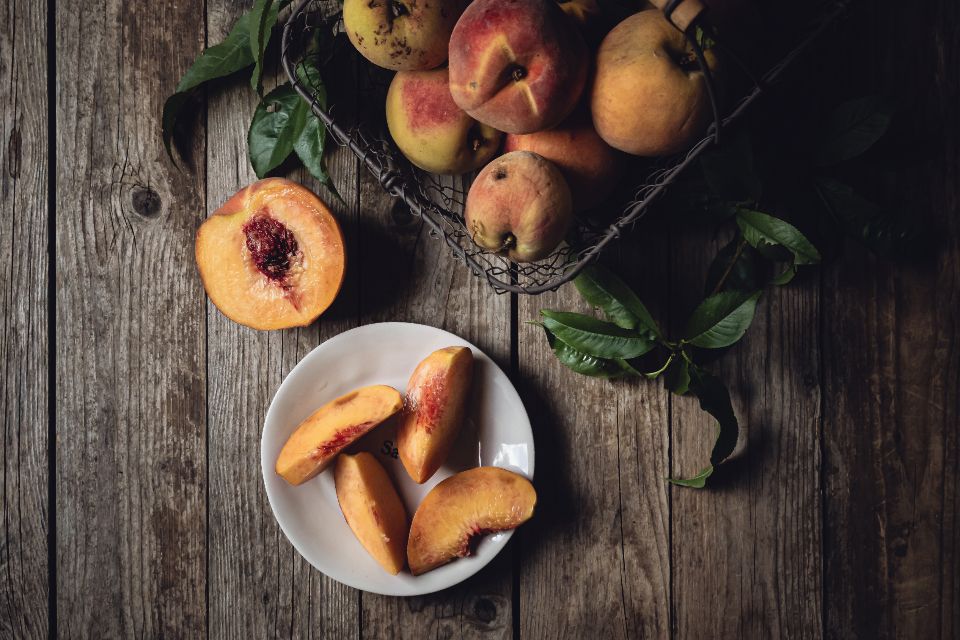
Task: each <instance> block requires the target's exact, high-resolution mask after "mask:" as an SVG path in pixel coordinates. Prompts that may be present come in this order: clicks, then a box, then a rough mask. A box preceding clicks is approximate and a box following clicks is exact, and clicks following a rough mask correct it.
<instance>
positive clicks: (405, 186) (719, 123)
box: [281, 0, 849, 294]
mask: <svg viewBox="0 0 960 640" xmlns="http://www.w3.org/2000/svg"><path fill="white" fill-rule="evenodd" d="M687 1H688V2H689V1H690V0H687ZM654 4H657V5H663V6H662V7H661V10H662V11H663V12H664V13H665V14H666V15H667V17H668V19H671V22H673V23H674V24H675V25H676V26H678V28H681V27H683V28H681V30H682V31H684V33H685V34H686V35H687V38H688V42H689V43H690V44H691V46H692V47H693V48H694V49H695V51H696V52H697V57H698V60H699V62H700V65H701V68H702V69H703V70H704V71H705V74H706V76H707V80H708V89H709V93H710V98H711V104H712V106H713V109H714V122H713V123H712V124H711V125H710V128H709V130H708V131H707V132H705V134H704V136H703V138H702V139H700V140H699V141H698V142H696V143H695V144H694V145H693V146H692V147H690V149H689V150H688V151H686V152H685V153H681V154H677V155H675V156H670V157H663V158H657V159H646V160H644V161H642V162H639V163H636V164H635V165H633V166H632V167H631V168H632V172H628V173H627V175H626V176H625V177H624V178H623V180H625V181H628V180H629V181H630V184H628V185H626V188H622V189H620V193H622V194H626V195H621V196H620V197H619V199H617V198H614V199H612V200H610V201H608V202H606V203H604V205H603V206H604V208H605V209H606V210H607V211H610V210H615V211H618V212H619V213H618V215H617V216H615V219H614V220H613V221H612V222H611V221H610V219H609V218H610V216H609V215H607V216H603V215H597V212H595V211H594V212H590V211H588V212H584V213H582V214H577V216H576V221H575V224H574V225H573V229H572V230H571V232H570V233H569V234H568V237H567V239H566V241H565V242H564V244H562V245H561V246H560V247H559V248H558V249H556V250H555V251H554V252H553V253H552V254H551V255H549V256H548V257H547V258H545V259H543V260H539V261H537V262H532V263H515V262H511V261H510V260H508V259H507V258H506V257H504V256H501V255H499V254H495V253H491V252H489V251H485V250H483V249H481V248H480V247H478V246H477V245H476V244H475V243H474V242H473V240H472V239H471V238H470V234H469V232H468V230H467V228H466V226H465V224H464V219H463V215H462V212H463V204H464V201H465V186H464V184H465V182H464V181H463V180H455V179H452V178H451V177H450V176H440V175H434V174H430V173H427V172H425V171H423V170H421V169H419V168H417V167H415V166H414V165H412V164H411V163H410V162H409V161H408V160H407V159H406V158H405V157H404V156H403V154H401V153H400V151H399V150H398V149H397V148H396V146H395V145H394V144H393V143H392V142H391V140H390V136H389V134H388V133H387V132H386V126H385V123H384V122H383V119H382V117H378V118H369V119H368V121H363V120H362V119H361V121H360V122H357V123H355V124H351V125H349V126H347V125H345V124H344V123H343V122H338V121H337V120H336V119H335V118H334V116H333V113H332V110H331V109H325V108H323V105H322V104H321V100H318V96H319V95H321V94H320V92H323V91H324V89H323V88H322V87H317V86H311V83H310V80H309V78H310V75H309V74H303V73H298V71H297V70H298V67H299V65H300V64H301V63H302V62H303V60H304V58H305V57H306V56H307V55H308V52H309V51H310V46H309V43H310V42H311V39H312V37H313V36H314V35H316V34H317V32H318V30H321V29H324V30H330V31H329V35H333V34H335V33H336V32H337V31H338V30H340V31H342V23H340V22H339V21H338V20H337V17H336V14H337V12H338V9H339V7H340V3H339V2H329V1H328V0H301V1H300V2H299V3H298V4H297V5H296V7H295V8H294V9H293V11H292V13H291V15H290V17H289V19H288V21H287V23H286V25H285V27H284V29H283V40H282V45H281V61H282V65H283V68H284V71H285V72H286V74H287V76H288V77H289V78H290V82H291V84H292V86H293V87H294V88H295V89H296V91H297V92H298V93H299V94H300V95H301V96H302V97H303V99H304V100H306V101H307V102H308V103H309V104H310V105H311V108H312V110H313V112H314V113H315V114H316V115H317V117H318V118H320V120H321V121H322V122H323V123H324V125H326V127H327V130H328V132H329V133H330V135H331V136H332V137H333V139H334V140H335V141H336V142H337V143H338V144H340V145H342V146H346V147H348V148H349V149H350V150H351V151H352V152H353V153H354V154H355V155H356V156H357V158H359V159H360V161H361V162H362V163H363V164H365V165H366V167H367V169H368V170H369V171H370V172H371V173H372V174H373V175H374V177H376V178H377V180H378V181H379V182H380V184H381V185H382V187H383V189H384V190H385V191H386V192H387V193H389V194H390V195H392V196H395V197H397V198H400V199H402V200H403V201H404V203H406V205H407V206H408V207H409V208H410V211H411V212H412V213H413V214H414V215H416V216H419V217H420V218H421V219H422V220H423V222H424V223H425V224H426V225H427V227H428V229H429V231H430V235H431V236H433V237H435V238H437V239H442V240H443V241H444V242H445V243H446V244H447V246H448V247H449V249H450V251H451V252H452V255H453V256H454V257H455V258H456V259H458V260H459V261H460V262H462V263H463V264H465V265H466V266H467V267H468V268H469V269H470V270H471V271H472V272H473V274H474V275H476V276H477V277H480V278H483V279H485V280H486V281H487V282H488V283H489V284H490V286H491V287H493V289H494V290H495V291H497V292H498V293H507V292H510V293H525V294H540V293H543V292H546V291H553V290H556V289H557V288H559V287H560V286H561V285H563V284H564V283H566V282H569V281H570V280H572V279H573V278H575V277H576V276H577V274H578V273H580V271H582V270H583V269H584V268H586V267H587V266H588V265H589V264H590V263H592V262H593V261H595V260H596V259H597V258H598V256H600V254H601V253H603V251H604V250H605V249H606V248H608V247H609V246H610V245H611V244H613V243H614V242H616V241H617V240H618V239H619V238H620V237H621V236H622V235H624V234H625V233H627V232H628V231H630V230H632V229H633V228H634V227H635V226H636V225H637V223H638V222H639V221H640V220H641V219H642V218H643V216H644V215H645V214H646V213H647V212H648V211H649V210H650V208H651V205H652V204H653V203H654V202H655V201H656V200H657V199H658V198H659V197H660V196H662V195H663V193H664V192H665V190H666V189H667V188H668V187H670V185H671V184H672V183H674V182H675V181H676V180H677V178H678V176H679V175H680V174H681V173H682V172H683V171H684V170H686V169H687V168H688V167H689V166H690V165H691V164H693V163H694V162H696V161H697V159H698V158H699V156H700V155H701V154H702V153H703V152H704V150H706V149H707V148H708V147H710V146H711V145H714V144H716V143H717V142H718V141H719V140H720V138H721V136H722V134H723V131H724V130H725V129H727V128H729V127H730V126H731V125H733V124H734V123H735V122H736V121H738V120H739V119H740V118H741V117H742V116H743V114H744V112H745V111H746V110H747V108H748V107H749V106H750V105H751V104H753V103H754V102H755V101H756V100H757V99H758V98H759V97H760V96H761V95H762V94H763V93H764V92H765V91H766V90H767V89H768V87H769V86H770V85H771V84H773V83H774V82H776V81H777V80H778V79H779V78H780V77H781V76H782V75H783V73H784V71H785V70H786V69H787V67H788V66H789V65H790V64H791V63H792V62H793V61H794V60H796V59H797V58H798V57H799V56H800V55H801V54H802V53H803V52H804V51H805V50H806V49H808V48H809V46H810V45H811V44H812V43H813V42H814V41H815V40H816V39H817V37H818V36H819V35H820V34H821V33H822V32H823V31H824V30H825V29H826V28H827V27H828V26H830V25H831V24H832V23H834V22H835V21H836V19H837V18H838V17H839V16H840V15H841V14H842V13H843V11H844V10H845V9H846V7H847V5H848V4H849V0H821V1H820V2H815V3H808V4H805V9H806V11H807V12H808V13H807V15H808V19H807V20H806V22H805V23H804V24H802V25H797V24H796V23H794V22H791V24H790V27H791V29H790V31H791V33H790V34H789V35H784V34H781V33H775V34H769V33H768V34H766V35H767V36H768V37H767V40H768V41H769V42H776V43H777V46H778V47H779V48H780V49H781V51H782V53H781V55H780V56H779V61H777V62H775V63H774V64H771V65H768V67H767V68H766V70H763V71H761V72H759V73H757V72H755V71H754V70H751V69H749V68H748V67H747V65H745V64H743V63H741V62H739V60H741V59H742V53H741V54H739V55H738V52H736V51H735V50H733V49H731V48H729V47H727V46H725V45H726V43H723V42H722V41H720V40H719V38H717V37H716V36H715V35H713V36H712V37H713V38H714V39H715V40H717V43H718V46H721V47H722V51H723V52H725V53H726V54H727V55H728V56H729V57H730V58H731V59H732V60H734V61H737V64H738V66H739V69H740V71H741V72H742V74H743V76H744V78H745V79H746V80H747V82H745V83H743V84H741V85H740V89H741V90H740V92H739V95H740V96H741V97H740V99H739V100H735V101H728V102H727V104H729V105H730V106H729V107H728V108H727V109H726V110H721V109H720V106H719V104H718V100H717V96H716V94H717V92H716V91H715V90H714V87H713V83H712V80H711V79H710V76H709V69H708V68H707V67H706V66H705V65H704V63H703V55H702V50H701V49H700V45H699V38H697V37H695V36H694V33H695V32H697V31H699V32H700V33H702V32H703V30H708V32H710V33H711V34H712V33H713V31H712V25H711V24H710V23H709V12H704V13H700V14H699V15H697V16H696V17H695V19H694V20H692V21H690V22H689V23H688V22H687V21H686V20H685V19H684V18H682V17H681V20H676V19H675V17H674V16H673V15H671V14H673V12H674V11H675V10H677V7H678V6H680V5H683V4H684V0H659V1H658V2H654ZM811 5H815V6H814V7H811ZM773 10H774V11H776V9H773ZM678 13H680V12H679V11H678ZM811 15H812V17H810V16H811ZM351 51H352V49H351ZM357 56H358V57H359V54H357ZM360 59H361V60H362V58H360ZM362 64H366V65H369V63H366V61H363V62H362ZM369 66H370V67H372V65H369ZM384 77H386V76H383V75H382V74H381V75H380V76H379V78H380V79H381V81H380V82H379V83H378V82H374V83H372V84H373V85H374V87H375V88H374V93H379V95H374V96H368V99H371V100H380V101H381V102H380V104H382V103H383V98H384V96H385V95H386V89H387V86H386V85H387V83H386V82H384V81H382V80H383V78H384ZM324 95H325V94H324ZM630 185H634V186H630ZM604 220H605V221H604Z"/></svg>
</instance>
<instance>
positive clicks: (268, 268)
mask: <svg viewBox="0 0 960 640" xmlns="http://www.w3.org/2000/svg"><path fill="white" fill-rule="evenodd" d="M243 233H244V235H245V236H246V238H247V250H248V251H249V252H250V257H251V258H252V259H253V264H254V265H255V266H256V267H257V271H259V272H260V273H262V274H263V275H264V276H266V277H267V278H268V279H270V280H273V281H274V282H278V283H282V282H283V280H284V278H285V277H286V275H287V272H288V271H290V265H291V262H292V261H293V259H294V258H296V256H297V253H298V251H299V245H298V244H297V238H296V237H295V236H294V235H293V232H292V231H290V229H288V228H287V227H286V226H284V224H283V223H282V222H280V221H279V220H277V219H275V218H273V217H271V216H270V215H269V213H268V212H267V210H266V208H264V209H261V210H260V211H258V212H257V213H256V214H255V215H254V216H253V217H252V218H250V220H248V221H247V222H246V224H244V225H243Z"/></svg>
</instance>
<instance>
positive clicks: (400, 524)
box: [333, 451, 409, 575]
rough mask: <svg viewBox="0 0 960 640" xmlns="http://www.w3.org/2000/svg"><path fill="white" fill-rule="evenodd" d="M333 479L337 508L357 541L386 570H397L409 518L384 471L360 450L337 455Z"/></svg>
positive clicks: (400, 565) (403, 558) (403, 552)
mask: <svg viewBox="0 0 960 640" xmlns="http://www.w3.org/2000/svg"><path fill="white" fill-rule="evenodd" d="M333 478H334V483H335V484H336V487H337V500H338V501H339V502H340V510H341V511H343V517H344V518H345V519H346V521H347V524H348V525H350V529H352V530H353V534H354V535H355V536H357V540H359V541H360V544H362V545H363V548H364V549H366V550H367V553H369V554H370V555H371V556H373V559H374V560H376V561H377V562H378V563H380V566H382V567H383V569H384V570H385V571H386V572H387V573H389V574H391V575H397V574H398V573H400V570H401V569H403V565H404V564H406V561H407V559H406V547H407V534H408V533H409V529H408V526H407V523H408V522H409V520H408V519H407V511H406V509H404V507H403V502H402V501H401V500H400V496H399V495H397V490H396V489H395V488H394V486H393V483H392V482H391V481H390V477H389V476H388V475H387V472H386V471H384V469H383V467H382V466H381V465H380V463H379V462H377V459H376V458H374V457H373V456H372V455H371V454H369V453H367V452H366V451H362V452H360V453H358V454H357V455H355V456H351V455H347V454H342V455H340V456H337V464H336V466H335V467H334V470H333Z"/></svg>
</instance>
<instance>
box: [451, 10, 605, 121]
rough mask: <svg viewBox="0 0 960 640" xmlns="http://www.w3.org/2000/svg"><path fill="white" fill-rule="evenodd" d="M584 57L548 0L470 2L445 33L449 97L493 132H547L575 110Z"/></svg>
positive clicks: (570, 27)
mask: <svg viewBox="0 0 960 640" xmlns="http://www.w3.org/2000/svg"><path fill="white" fill-rule="evenodd" d="M589 58H590V57H589V55H588V54H587V46H586V44H585V43H584V41H583V36H581V35H580V33H579V31H578V29H577V27H576V25H575V24H573V22H572V21H571V20H570V19H568V18H567V17H566V16H565V15H564V13H563V11H562V10H561V9H560V7H559V6H558V5H557V3H556V2H555V1H554V0H475V1H474V2H473V3H472V4H471V5H470V6H468V7H467V10H466V11H464V12H463V15H462V16H461V17H460V20H459V21H458V22H457V25H456V26H455V27H454V29H453V34H452V35H451V36H450V61H449V66H450V93H451V94H452V95H453V100H454V102H456V103H457V104H458V105H459V106H460V108H461V109H463V110H464V111H466V112H467V113H468V114H470V115H471V116H472V117H473V118H475V119H477V120H479V121H480V122H483V123H484V124H488V125H490V126H491V127H493V128H494V129H498V130H500V131H505V132H507V133H530V132H532V131H539V130H540V129H547V128H549V127H552V126H554V125H556V124H559V123H560V121H561V120H563V119H564V118H565V117H567V115H569V114H570V112H571V111H573V108H574V107H575V106H576V104H577V100H578V99H579V97H580V95H581V93H582V92H583V88H584V85H585V83H586V79H587V71H588V65H589Z"/></svg>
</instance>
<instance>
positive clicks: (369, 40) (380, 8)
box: [343, 0, 468, 71]
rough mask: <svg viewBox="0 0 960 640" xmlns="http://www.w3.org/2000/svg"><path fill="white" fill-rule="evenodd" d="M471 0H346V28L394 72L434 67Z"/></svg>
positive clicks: (366, 54)
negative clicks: (458, 19) (454, 26)
mask: <svg viewBox="0 0 960 640" xmlns="http://www.w3.org/2000/svg"><path fill="white" fill-rule="evenodd" d="M467 2H468V0H344V2H343V28H344V31H346V32H347V37H348V38H350V42H352V43H353V46H354V47H356V49H357V51H359V52H360V53H361V54H362V55H363V57H365V58H366V59H367V60H369V61H370V62H372V63H373V64H375V65H378V66H380V67H383V68H385V69H393V70H394V71H416V70H423V69H433V68H434V67H437V66H439V65H440V64H442V63H443V61H444V60H446V59H447V44H448V43H449V42H450V32H451V31H452V30H453V25H455V24H456V22H457V18H459V17H460V14H461V13H463V9H464V7H466V5H467Z"/></svg>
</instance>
